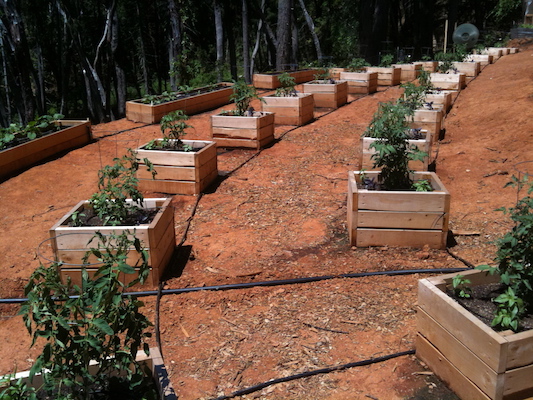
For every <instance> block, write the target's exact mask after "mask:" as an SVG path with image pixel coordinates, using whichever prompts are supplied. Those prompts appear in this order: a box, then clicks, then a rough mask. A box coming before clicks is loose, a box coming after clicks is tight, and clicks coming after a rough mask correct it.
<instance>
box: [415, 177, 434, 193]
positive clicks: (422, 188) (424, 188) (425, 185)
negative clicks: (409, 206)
mask: <svg viewBox="0 0 533 400" xmlns="http://www.w3.org/2000/svg"><path fill="white" fill-rule="evenodd" d="M413 188H414V189H415V190H416V191H417V192H432V191H433V187H432V186H431V182H430V181H428V180H427V179H421V180H419V181H416V182H413Z"/></svg>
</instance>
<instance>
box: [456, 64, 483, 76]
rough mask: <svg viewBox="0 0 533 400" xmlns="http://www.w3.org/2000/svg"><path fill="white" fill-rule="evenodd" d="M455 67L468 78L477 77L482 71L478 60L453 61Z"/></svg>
mask: <svg viewBox="0 0 533 400" xmlns="http://www.w3.org/2000/svg"><path fill="white" fill-rule="evenodd" d="M453 67H454V68H455V69H456V70H457V72H459V73H461V74H465V75H466V77H467V78H475V77H476V76H478V75H479V72H480V71H481V63H479V62H478V61H466V62H457V61H455V62H454V63H453Z"/></svg>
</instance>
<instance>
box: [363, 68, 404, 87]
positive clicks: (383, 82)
mask: <svg viewBox="0 0 533 400" xmlns="http://www.w3.org/2000/svg"><path fill="white" fill-rule="evenodd" d="M365 69H366V72H377V73H378V86H396V85H399V84H400V78H401V75H402V71H401V69H399V68H396V67H365Z"/></svg>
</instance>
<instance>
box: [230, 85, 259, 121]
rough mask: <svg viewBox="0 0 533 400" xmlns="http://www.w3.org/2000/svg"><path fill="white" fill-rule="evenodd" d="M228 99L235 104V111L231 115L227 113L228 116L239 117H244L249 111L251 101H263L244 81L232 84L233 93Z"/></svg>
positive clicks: (252, 87) (254, 89)
mask: <svg viewBox="0 0 533 400" xmlns="http://www.w3.org/2000/svg"><path fill="white" fill-rule="evenodd" d="M230 99H231V100H233V101H234V102H235V105H236V110H235V111H234V112H233V113H232V112H228V115H236V116H241V117H244V116H245V115H246V113H247V112H248V111H249V110H250V103H251V102H252V100H253V99H258V100H260V101H264V100H263V99H262V98H261V97H259V95H258V94H257V90H256V88H255V87H254V86H250V85H248V84H247V83H246V82H245V81H238V82H234V84H233V93H232V95H231V97H230ZM252 110H253V108H252Z"/></svg>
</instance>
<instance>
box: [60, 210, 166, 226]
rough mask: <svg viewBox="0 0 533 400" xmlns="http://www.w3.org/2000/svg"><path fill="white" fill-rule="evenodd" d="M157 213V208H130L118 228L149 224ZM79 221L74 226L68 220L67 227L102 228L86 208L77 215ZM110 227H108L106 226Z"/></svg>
mask: <svg viewBox="0 0 533 400" xmlns="http://www.w3.org/2000/svg"><path fill="white" fill-rule="evenodd" d="M158 211H159V209H158V208H132V209H131V212H130V214H129V215H128V217H127V218H126V221H125V222H124V224H122V225H120V226H137V225H144V224H149V223H150V222H151V221H152V220H153V219H154V217H155V215H156V214H157V212H158ZM79 221H80V223H81V225H80V224H78V225H74V224H73V223H72V220H71V219H69V220H68V223H67V225H68V226H103V225H104V223H103V222H102V220H101V219H100V218H99V217H98V216H97V215H96V213H95V212H94V210H93V209H92V208H86V209H85V210H83V211H82V212H81V213H80V214H79ZM107 226H110V225H107Z"/></svg>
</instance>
